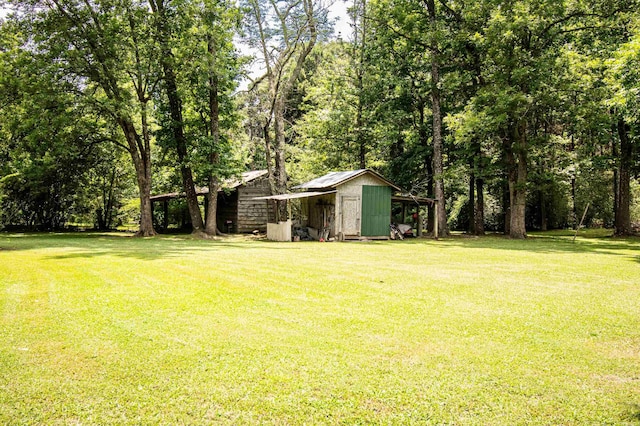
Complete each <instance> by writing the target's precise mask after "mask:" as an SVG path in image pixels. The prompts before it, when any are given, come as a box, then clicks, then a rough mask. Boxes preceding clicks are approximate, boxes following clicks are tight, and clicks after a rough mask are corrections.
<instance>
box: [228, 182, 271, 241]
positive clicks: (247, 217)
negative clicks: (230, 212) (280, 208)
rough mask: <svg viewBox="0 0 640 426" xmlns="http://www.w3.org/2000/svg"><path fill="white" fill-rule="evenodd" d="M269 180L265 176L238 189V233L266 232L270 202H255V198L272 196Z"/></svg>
mask: <svg viewBox="0 0 640 426" xmlns="http://www.w3.org/2000/svg"><path fill="white" fill-rule="evenodd" d="M270 191H271V190H270V188H269V180H268V178H267V177H266V176H265V177H263V178H260V179H256V180H254V181H251V182H249V183H247V184H246V185H243V186H240V187H238V203H237V205H238V213H237V218H236V223H237V228H236V232H239V233H243V232H253V231H254V230H256V229H257V230H259V231H261V232H266V230H267V221H268V218H269V210H270V209H269V204H268V203H269V202H268V201H267V200H254V199H253V198H255V197H264V196H267V195H270V194H271V192H270Z"/></svg>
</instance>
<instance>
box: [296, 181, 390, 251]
mask: <svg viewBox="0 0 640 426" xmlns="http://www.w3.org/2000/svg"><path fill="white" fill-rule="evenodd" d="M293 189H304V190H307V191H315V192H325V193H326V194H324V195H321V196H314V197H310V198H308V199H307V203H306V213H307V214H306V216H307V217H308V226H310V227H312V228H316V227H318V228H319V229H323V230H324V231H325V233H326V232H328V235H329V237H336V238H338V239H340V240H349V239H359V238H361V237H367V238H385V239H386V238H389V221H390V217H391V195H392V193H393V192H395V191H400V188H399V187H397V186H396V185H394V184H393V183H391V182H390V181H388V180H387V179H385V178H384V177H383V176H381V175H380V174H378V173H376V172H374V171H373V170H369V169H360V170H351V171H345V172H331V173H328V174H326V175H324V176H321V177H319V178H317V179H314V180H311V181H309V182H306V183H303V184H301V185H298V186H296V187H294V188H293ZM303 212H304V207H303ZM327 228H328V229H327Z"/></svg>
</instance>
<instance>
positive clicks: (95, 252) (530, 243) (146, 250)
mask: <svg viewBox="0 0 640 426" xmlns="http://www.w3.org/2000/svg"><path fill="white" fill-rule="evenodd" d="M379 243H380V244H389V245H396V244H401V245H404V244H408V245H415V246H416V249H417V250H419V249H420V246H425V245H429V246H432V247H433V248H436V249H443V250H446V249H448V248H454V247H456V248H460V247H461V248H466V249H483V250H504V251H527V252H533V253H576V254H580V253H603V254H610V255H619V256H623V257H626V258H628V259H630V260H632V261H634V262H637V263H640V238H638V237H629V238H613V237H611V236H606V235H603V233H602V232H600V233H599V234H593V233H590V234H586V235H581V236H579V237H578V238H577V239H576V241H575V242H573V232H572V231H552V232H545V233H532V234H530V236H529V238H527V239H526V240H512V239H509V238H507V237H505V236H503V235H501V234H489V235H486V236H483V237H472V236H466V235H460V234H457V235H453V236H451V237H447V238H443V239H441V240H438V241H435V240H431V239H405V240H404V241H388V242H379ZM337 244H339V243H337ZM349 244H352V243H349ZM305 246H306V245H305V244H288V243H273V242H269V241H265V240H261V239H255V238H252V237H249V236H245V237H243V236H230V237H224V238H221V239H216V240H201V239H196V238H193V237H191V236H190V235H189V234H182V235H179V234H168V235H158V236H155V237H150V238H137V237H134V236H133V234H131V233H124V232H111V233H100V232H67V233H0V253H2V252H9V251H15V250H34V249H47V248H60V249H65V250H66V252H65V253H63V254H59V255H55V254H54V255H52V256H50V259H74V258H86V257H97V256H118V257H128V258H135V259H140V260H153V259H158V258H166V257H184V256H185V255H186V254H197V253H202V252H213V251H218V250H225V249H230V248H240V249H245V250H250V249H253V248H260V249H269V250H284V251H291V250H303V249H304V248H305ZM630 251H631V252H632V253H633V252H634V251H635V252H636V253H638V254H637V255H636V254H635V253H634V254H630V253H629V252H630Z"/></svg>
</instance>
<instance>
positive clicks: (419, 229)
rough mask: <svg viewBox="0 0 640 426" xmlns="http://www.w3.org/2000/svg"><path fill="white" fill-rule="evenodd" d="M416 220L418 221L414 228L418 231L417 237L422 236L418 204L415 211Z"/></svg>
mask: <svg viewBox="0 0 640 426" xmlns="http://www.w3.org/2000/svg"><path fill="white" fill-rule="evenodd" d="M416 220H417V221H418V224H417V225H416V228H417V229H416V230H417V232H418V235H417V236H418V237H422V216H420V205H418V208H417V211H416Z"/></svg>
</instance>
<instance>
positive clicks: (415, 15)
mask: <svg viewBox="0 0 640 426" xmlns="http://www.w3.org/2000/svg"><path fill="white" fill-rule="evenodd" d="M2 6H3V7H4V9H5V10H6V11H7V14H6V16H5V17H4V18H1V19H2V21H1V22H0V159H1V162H0V225H2V226H11V225H13V226H25V227H33V228H43V229H55V228H63V227H65V226H70V225H73V224H79V223H84V224H90V225H91V226H96V227H98V228H101V229H103V228H104V229H106V228H112V227H115V226H116V225H117V224H118V223H119V222H121V221H127V220H128V221H135V222H136V223H138V229H139V233H140V235H153V234H154V233H155V230H154V225H153V215H154V213H153V211H152V203H151V201H150V196H151V194H152V193H155V192H159V191H176V190H177V191H181V192H184V193H185V194H186V195H187V198H186V200H187V202H186V205H187V207H188V211H189V222H190V223H191V224H192V226H193V229H194V230H195V231H197V232H200V233H202V234H209V235H212V234H215V233H216V232H217V231H218V230H217V229H216V225H215V216H216V200H215V198H216V197H215V196H213V195H211V196H209V197H208V201H207V209H208V211H207V214H206V215H205V217H206V218H207V220H206V221H205V220H204V219H203V216H202V211H203V210H202V206H200V205H199V203H198V200H197V197H196V195H195V194H196V189H197V188H198V187H201V186H207V187H208V188H209V194H217V192H218V189H219V187H220V183H221V181H222V180H224V179H226V178H229V177H231V176H234V175H236V174H237V173H239V172H240V171H242V170H243V169H251V168H253V169H255V168H266V169H268V170H269V172H270V177H271V182H272V191H273V192H274V193H283V192H286V191H287V190H288V188H290V187H291V186H293V185H294V184H296V183H300V182H301V181H304V180H307V179H310V178H312V177H315V176H318V175H320V174H323V173H326V172H328V171H334V170H348V169H357V168H372V169H374V170H376V171H378V172H380V173H382V174H383V175H385V176H386V177H387V178H389V179H390V180H391V181H394V182H396V183H397V184H398V185H400V186H401V187H403V188H404V189H405V190H406V191H408V192H410V193H411V194H413V195H418V196H426V197H432V198H436V199H438V200H439V204H440V206H444V208H441V209H440V211H439V214H438V217H436V218H435V219H434V218H433V216H432V215H433V213H434V212H432V211H429V212H428V214H429V215H431V216H429V217H430V220H429V221H428V224H427V225H428V227H430V226H431V225H432V224H433V220H438V224H439V228H440V229H441V230H443V229H445V230H446V229H447V228H450V229H452V230H463V231H466V232H470V233H475V234H483V233H484V232H486V231H497V232H504V233H505V234H507V235H509V236H511V237H512V238H524V237H526V235H527V230H534V229H536V230H537V229H541V230H546V229H553V228H564V227H575V226H577V224H578V221H579V220H580V217H581V216H582V213H583V212H584V211H585V208H586V207H587V205H589V209H588V211H587V216H586V220H587V223H588V224H591V225H599V226H607V227H612V228H614V230H615V233H616V234H618V235H628V234H631V233H634V232H636V230H637V228H636V226H637V222H638V221H640V217H638V214H639V213H640V207H638V206H640V203H639V202H638V198H639V197H640V193H639V191H640V189H639V186H640V184H639V182H638V178H639V175H640V149H639V147H640V142H639V138H640V127H639V123H640V115H639V113H638V111H639V110H640V108H639V107H640V73H639V71H638V70H639V69H640V67H639V66H638V65H639V64H640V20H639V12H638V10H639V7H638V6H639V5H638V4H637V1H635V0H632V1H629V0H625V1H618V0H613V1H596V2H595V3H594V2H591V3H589V4H587V3H585V2H580V1H574V0H563V1H554V2H551V1H542V2H540V1H533V0H517V1H508V2H507V1H502V0H479V1H474V2H471V3H469V2H451V1H448V0H437V1H436V0H411V1H396V0H352V1H351V2H350V3H349V9H348V10H349V12H348V16H344V17H342V19H348V20H349V22H350V23H351V28H352V31H351V33H350V34H346V35H345V34H342V35H341V36H340V37H339V38H336V37H335V36H333V35H332V22H331V21H330V19H329V18H328V17H329V16H330V15H329V14H328V12H329V7H330V5H328V4H324V3H322V2H321V1H319V0H287V1H282V2H268V1H262V0H246V1H241V2H237V3H236V2H233V1H230V0H193V1H192V0H181V1H175V0H149V1H142V0H83V1H65V2H60V1H57V0H53V1H51V2H49V1H47V2H44V1H39V0H11V1H5V2H3V3H2ZM241 52H242V53H241ZM250 63H253V64H258V65H257V67H258V68H259V69H260V70H259V72H257V73H256V69H255V65H254V69H253V74H254V75H256V74H258V75H259V76H258V77H257V78H254V79H253V80H251V81H248V82H245V83H243V84H242V85H241V87H242V89H241V90H240V89H238V84H239V83H240V82H241V80H242V79H243V78H245V79H246V77H243V76H246V75H248V74H249V71H250V70H249V69H248V66H249V64H250ZM131 206H137V207H136V208H133V209H132V208H131ZM127 215H128V218H127ZM211 218H214V219H213V220H211Z"/></svg>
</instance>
